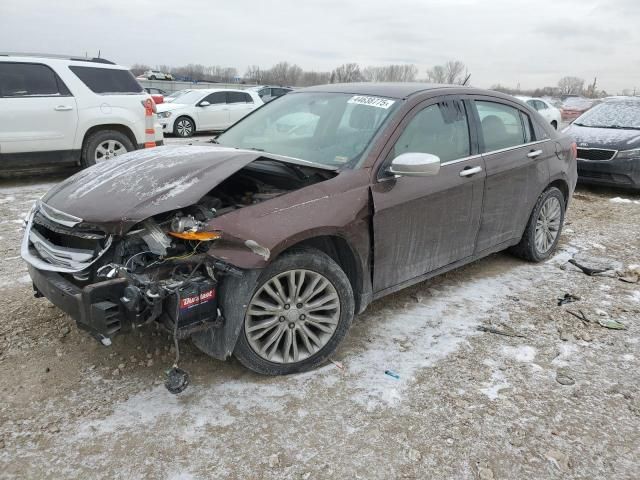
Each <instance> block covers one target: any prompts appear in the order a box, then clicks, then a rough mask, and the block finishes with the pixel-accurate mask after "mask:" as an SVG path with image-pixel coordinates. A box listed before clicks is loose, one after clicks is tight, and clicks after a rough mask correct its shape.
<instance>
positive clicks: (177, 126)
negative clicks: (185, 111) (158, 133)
mask: <svg viewBox="0 0 640 480" xmlns="http://www.w3.org/2000/svg"><path fill="white" fill-rule="evenodd" d="M195 131H196V126H195V125H194V123H193V120H191V119H190V118H189V117H179V118H177V119H176V122H175V123H174V125H173V134H174V135H177V136H178V137H183V138H186V137H190V136H192V135H193V133H194V132H195Z"/></svg>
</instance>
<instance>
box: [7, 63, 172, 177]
mask: <svg viewBox="0 0 640 480" xmlns="http://www.w3.org/2000/svg"><path fill="white" fill-rule="evenodd" d="M150 98H151V97H150V96H149V94H147V93H146V92H145V91H144V90H143V89H142V87H141V86H140V84H139V83H138V82H137V81H136V79H135V78H134V76H133V75H132V74H131V72H130V71H129V70H127V69H126V68H124V67H120V66H118V65H115V64H113V63H111V62H109V61H107V60H104V59H82V58H77V59H75V58H68V57H66V58H62V57H43V56H38V57H35V56H28V55H21V56H18V55H15V54H0V169H3V170H4V169H11V170H30V169H32V168H34V167H37V166H40V165H42V164H43V163H53V162H55V163H58V164H61V163H76V164H78V163H81V164H82V165H83V166H89V165H93V164H95V163H98V162H101V161H105V160H109V159H110V158H112V157H114V156H117V155H119V154H121V153H125V152H128V151H131V150H135V149H137V148H142V147H143V146H144V144H145V143H148V142H154V143H155V144H156V145H161V144H162V143H163V135H162V127H161V126H160V124H159V123H158V122H157V120H156V116H155V115H152V116H151V122H152V124H153V133H151V131H149V132H146V128H147V127H146V125H145V121H149V119H147V118H145V101H146V100H147V99H150ZM152 103H153V102H152ZM154 105H155V104H154ZM153 108H155V106H154V107H153Z"/></svg>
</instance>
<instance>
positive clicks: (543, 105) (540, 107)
mask: <svg viewBox="0 0 640 480" xmlns="http://www.w3.org/2000/svg"><path fill="white" fill-rule="evenodd" d="M536 105H537V107H536V110H538V111H540V110H546V109H547V108H549V107H548V106H547V104H546V103H544V102H541V101H540V100H536Z"/></svg>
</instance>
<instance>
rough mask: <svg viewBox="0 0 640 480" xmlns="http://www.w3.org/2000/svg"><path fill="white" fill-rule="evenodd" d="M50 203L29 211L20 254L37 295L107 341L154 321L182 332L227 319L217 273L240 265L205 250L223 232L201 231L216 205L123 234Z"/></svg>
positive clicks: (173, 215) (174, 214)
mask: <svg viewBox="0 0 640 480" xmlns="http://www.w3.org/2000/svg"><path fill="white" fill-rule="evenodd" d="M51 211H52V209H51V207H49V206H47V205H46V204H43V203H41V202H39V203H38V204H37V205H36V206H35V208H34V210H33V211H32V212H31V214H30V216H29V219H28V224H27V232H26V234H25V238H24V240H23V245H22V256H23V258H24V259H25V260H27V262H28V264H29V274H30V275H31V278H32V280H33V284H34V289H35V292H36V296H46V297H47V298H49V299H50V300H51V301H52V303H54V304H56V305H57V306H58V307H60V308H61V309H63V310H64V311H65V312H67V313H68V314H69V315H71V316H72V317H73V318H74V319H75V320H76V322H77V323H78V326H79V327H81V328H83V329H85V330H88V331H89V332H91V333H92V334H93V335H94V336H96V337H97V338H98V339H100V340H101V341H102V342H103V343H110V340H109V339H110V338H111V337H112V336H113V335H116V334H119V333H125V332H129V331H131V330H133V329H136V328H139V327H141V326H143V325H145V324H148V323H150V322H153V321H157V322H159V323H160V325H162V326H163V327H164V328H166V329H167V330H168V331H170V332H173V333H176V334H177V336H178V337H179V338H184V337H187V336H189V335H190V334H192V333H194V332H196V331H202V330H206V329H209V328H217V327H220V326H221V325H222V318H221V315H220V310H219V309H218V308H217V284H218V277H219V276H220V275H225V274H235V275H241V272H240V270H238V269H235V268H234V267H232V266H230V265H226V264H224V263H223V262H221V261H219V260H216V259H215V258H213V257H211V256H209V255H207V251H208V248H209V247H208V244H209V243H210V242H212V241H215V240H217V239H218V238H219V237H220V234H219V233H217V232H205V231H202V228H203V226H204V225H205V221H206V220H207V216H211V217H212V216H213V215H214V211H213V209H209V210H208V209H207V208H206V207H204V206H203V205H197V206H194V207H191V208H187V209H182V210H180V211H178V212H171V213H170V214H166V215H161V216H158V217H156V218H150V219H147V220H145V221H144V222H142V223H140V224H139V225H137V226H136V227H135V228H133V229H132V230H130V231H129V232H127V233H126V234H125V235H122V236H119V237H116V236H115V235H113V234H108V233H106V232H103V231H101V230H100V229H99V227H96V226H91V225H87V224H84V223H83V222H82V221H81V220H80V219H73V220H71V219H70V218H68V217H67V218H63V217H62V216H61V215H62V214H61V212H59V213H58V215H57V216H53V215H51ZM66 220H68V221H66ZM61 221H65V223H60V222H61Z"/></svg>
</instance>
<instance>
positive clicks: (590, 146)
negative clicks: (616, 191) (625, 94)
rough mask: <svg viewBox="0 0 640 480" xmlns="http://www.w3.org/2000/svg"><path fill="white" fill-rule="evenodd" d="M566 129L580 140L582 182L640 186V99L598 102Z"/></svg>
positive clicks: (579, 164)
mask: <svg viewBox="0 0 640 480" xmlns="http://www.w3.org/2000/svg"><path fill="white" fill-rule="evenodd" d="M565 133H567V134H568V135H571V136H572V137H574V138H575V140H576V143H577V144H578V175H579V179H580V181H581V182H584V183H594V184H602V185H611V186H621V187H630V188H635V189H640V99H634V98H626V99H625V98H619V99H614V100H608V101H606V102H605V103H601V104H600V105H596V106H595V107H593V108H592V109H591V110H589V111H588V112H586V113H585V114H583V115H582V116H581V117H579V118H578V119H577V120H576V121H575V122H573V123H572V124H571V125H570V126H569V127H568V128H567V129H566V131H565Z"/></svg>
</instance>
